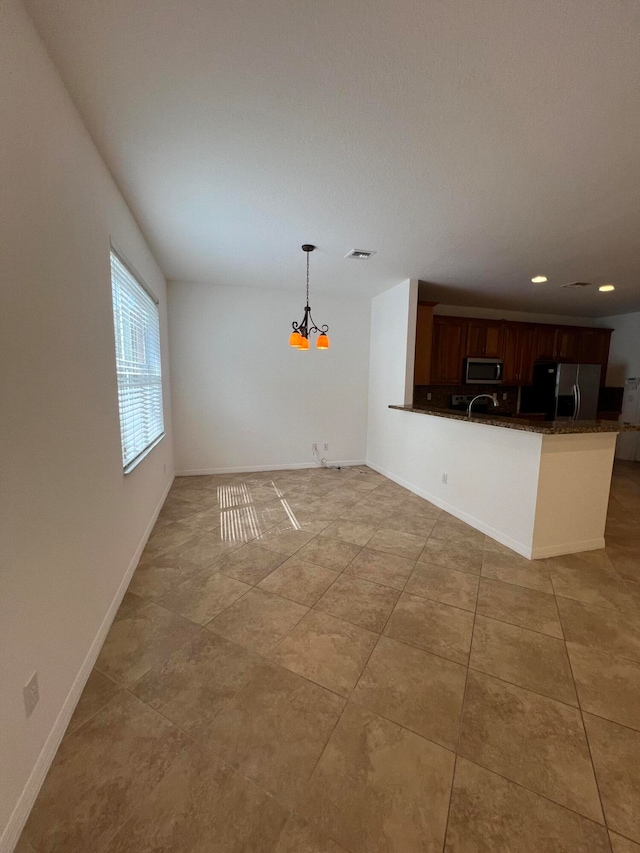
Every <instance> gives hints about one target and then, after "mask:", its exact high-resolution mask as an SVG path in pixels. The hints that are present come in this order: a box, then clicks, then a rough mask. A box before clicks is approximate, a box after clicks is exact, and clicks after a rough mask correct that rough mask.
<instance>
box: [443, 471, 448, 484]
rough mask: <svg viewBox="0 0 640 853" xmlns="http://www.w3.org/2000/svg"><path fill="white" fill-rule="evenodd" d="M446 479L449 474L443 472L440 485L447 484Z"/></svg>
mask: <svg viewBox="0 0 640 853" xmlns="http://www.w3.org/2000/svg"><path fill="white" fill-rule="evenodd" d="M448 479H449V475H448V474H443V475H442V485H443V486H446V485H447V480H448Z"/></svg>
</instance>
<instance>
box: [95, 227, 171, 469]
mask: <svg viewBox="0 0 640 853" xmlns="http://www.w3.org/2000/svg"><path fill="white" fill-rule="evenodd" d="M114 259H115V261H116V262H117V264H118V265H119V266H120V267H121V268H122V269H123V271H124V273H125V274H126V276H127V279H128V282H127V283H128V285H129V289H128V293H127V295H128V296H129V297H130V298H133V299H135V298H139V302H138V303H137V304H136V305H135V306H132V307H134V308H135V309H137V311H138V317H142V316H143V315H144V320H145V323H144V326H143V327H142V326H139V325H138V326H137V327H136V326H134V325H133V324H132V323H131V322H127V316H126V315H125V314H124V313H123V312H122V309H121V308H120V309H119V307H118V306H120V305H121V303H122V299H123V296H124V295H125V294H124V288H123V287H122V285H120V290H119V294H120V296H119V299H118V300H116V288H117V287H118V281H117V279H116V276H114V265H113V260H114ZM109 269H110V275H111V301H112V308H113V328H114V348H115V363H116V378H117V385H118V413H119V417H120V445H121V450H122V468H123V472H124V473H125V474H129V473H130V472H131V471H133V469H134V468H135V467H136V466H137V465H138V464H139V463H140V462H142V460H143V459H144V458H145V457H146V456H147V455H148V454H149V453H150V452H151V451H152V450H153V448H154V447H156V445H157V444H158V443H159V442H160V441H162V439H163V438H164V436H165V431H164V401H163V394H162V358H161V351H160V349H161V337H160V314H159V311H158V305H159V304H160V303H159V300H158V299H157V297H156V296H155V294H154V293H153V291H152V290H151V289H150V288H149V287H148V286H147V285H146V283H145V282H144V280H143V279H142V277H141V276H140V275H139V274H138V273H137V272H136V271H135V269H134V268H133V267H132V265H131V264H130V263H129V262H128V261H127V260H126V259H125V258H124V257H123V256H122V253H121V252H119V251H118V249H117V248H116V247H115V246H114V245H113V242H112V243H111V245H110V252H109ZM136 286H137V287H136ZM138 288H139V291H140V292H139V293H137V292H136V291H137V289H138ZM149 319H150V320H151V321H152V322H147V321H148V320H149ZM127 338H128V343H127V341H126V339H127ZM147 354H148V355H149V359H148V358H147ZM126 356H129V357H128V358H126ZM134 356H135V358H134ZM127 364H128V365H129V368H128V369H127ZM145 379H146V380H147V382H145V381H144V380H145ZM136 385H137V386H138V387H139V389H141V390H144V394H143V398H142V408H143V411H144V412H147V411H149V410H151V412H152V417H151V422H150V423H149V424H148V425H147V426H146V427H145V426H144V425H143V426H142V427H140V425H138V426H137V427H135V428H134V430H133V433H134V434H135V432H138V433H139V432H140V431H142V433H143V435H138V436H137V438H138V441H137V443H136V444H135V445H134V447H133V448H132V449H128V448H127V446H126V441H127V437H128V436H129V434H130V432H132V431H131V430H130V429H129V428H128V426H130V424H131V418H132V405H131V403H129V404H127V400H128V399H129V400H131V399H135V398H133V397H132V389H135V387H136ZM158 391H159V395H158ZM135 407H136V408H137V409H138V412H139V411H140V397H139V396H138V397H137V399H135ZM154 412H155V417H153V413H154ZM145 431H146V433H147V435H144V432H145ZM141 438H142V439H143V440H144V441H145V443H144V446H142V444H141V442H140V439H141ZM129 440H130V439H129Z"/></svg>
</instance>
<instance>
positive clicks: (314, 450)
mask: <svg viewBox="0 0 640 853" xmlns="http://www.w3.org/2000/svg"><path fill="white" fill-rule="evenodd" d="M311 452H312V453H317V452H318V442H317V441H314V442H313V444H312V445H311Z"/></svg>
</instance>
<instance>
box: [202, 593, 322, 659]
mask: <svg viewBox="0 0 640 853" xmlns="http://www.w3.org/2000/svg"><path fill="white" fill-rule="evenodd" d="M307 610H308V608H307V607H303V606H302V605H301V604H297V603H296V602H295V601H289V600H288V599H286V598H281V597H280V596H279V595H272V594H271V593H269V592H263V590H261V589H251V590H249V592H248V593H246V595H243V597H242V598H240V599H239V600H238V601H236V602H235V603H234V604H232V605H231V607H227V609H226V610H224V611H223V612H222V613H220V614H219V615H218V616H216V617H215V618H214V619H212V620H211V622H209V623H208V624H207V629H208V630H210V631H213V632H214V633H216V634H219V635H220V636H222V637H225V638H226V639H227V640H231V641H232V642H234V643H239V644H240V645H241V646H245V647H246V648H248V649H251V650H252V651H254V652H257V653H258V654H261V655H266V654H268V653H269V652H271V651H273V649H275V647H276V646H277V645H278V643H279V642H280V641H281V640H283V639H284V638H285V637H286V636H287V634H289V633H290V631H291V630H292V629H293V628H294V627H295V626H296V625H297V624H298V622H299V621H300V620H301V619H302V617H303V616H304V614H305V613H306V612H307Z"/></svg>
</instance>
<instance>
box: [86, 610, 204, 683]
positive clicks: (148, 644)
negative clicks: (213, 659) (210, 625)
mask: <svg viewBox="0 0 640 853" xmlns="http://www.w3.org/2000/svg"><path fill="white" fill-rule="evenodd" d="M198 630H199V629H198V627H197V626H196V625H194V624H193V622H190V621H189V620H188V619H185V618H184V617H183V616H178V615H176V614H175V613H170V612H169V611H168V610H165V609H164V607H158V606H157V605H156V604H152V603H149V604H145V605H144V606H143V607H138V608H137V609H136V610H134V611H133V613H130V614H129V615H128V616H123V617H122V619H118V620H116V621H115V622H114V623H113V625H112V626H111V630H110V631H109V633H108V634H107V639H106V640H105V642H104V645H103V647H102V650H101V652H100V654H99V655H98V660H97V661H96V669H98V670H100V672H102V673H103V674H104V675H106V676H108V677H109V678H111V679H113V680H114V681H116V682H118V683H122V684H133V683H134V682H135V681H137V680H138V679H139V678H140V677H141V676H143V675H144V674H145V672H147V671H148V670H149V669H151V667H152V666H155V665H156V664H157V663H160V662H161V661H163V660H166V659H167V658H168V657H169V655H170V654H171V653H172V652H174V651H175V650H176V649H177V648H179V647H180V646H181V645H182V644H183V643H186V642H187V641H188V640H189V639H191V638H192V637H194V636H196V634H197V633H198Z"/></svg>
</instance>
